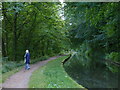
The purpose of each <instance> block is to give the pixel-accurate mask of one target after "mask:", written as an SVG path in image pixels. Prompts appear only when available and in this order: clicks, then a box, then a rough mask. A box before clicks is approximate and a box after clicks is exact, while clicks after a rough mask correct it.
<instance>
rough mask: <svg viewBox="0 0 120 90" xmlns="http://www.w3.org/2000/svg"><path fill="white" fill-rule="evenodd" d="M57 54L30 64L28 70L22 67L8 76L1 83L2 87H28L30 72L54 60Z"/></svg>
mask: <svg viewBox="0 0 120 90" xmlns="http://www.w3.org/2000/svg"><path fill="white" fill-rule="evenodd" d="M58 57H59V56H55V57H51V58H49V59H48V60H45V61H40V62H38V63H36V64H32V65H30V67H31V69H30V70H26V71H25V70H24V68H23V69H22V70H21V71H19V72H17V73H16V74H14V75H12V76H11V77H10V78H8V79H7V80H6V81H5V83H3V84H2V87H3V88H28V82H29V78H30V76H31V75H32V72H33V71H35V70H36V69H38V68H39V67H41V66H43V65H45V64H46V63H47V62H48V61H50V60H54V59H56V58H58Z"/></svg>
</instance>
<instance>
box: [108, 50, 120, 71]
mask: <svg viewBox="0 0 120 90" xmlns="http://www.w3.org/2000/svg"><path fill="white" fill-rule="evenodd" d="M106 59H107V60H110V61H112V62H117V63H120V53H118V52H111V53H110V54H106ZM106 66H107V68H108V69H109V70H110V71H112V72H118V71H119V70H118V66H115V65H113V64H110V63H107V62H106Z"/></svg>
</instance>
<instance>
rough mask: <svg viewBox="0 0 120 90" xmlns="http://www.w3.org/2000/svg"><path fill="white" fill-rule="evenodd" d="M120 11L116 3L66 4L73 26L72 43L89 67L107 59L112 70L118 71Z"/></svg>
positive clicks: (70, 35) (67, 14)
mask: <svg viewBox="0 0 120 90" xmlns="http://www.w3.org/2000/svg"><path fill="white" fill-rule="evenodd" d="M119 11H120V4H119V3H114V2H109V3H103V2H100V3H90V2H88V3H84V2H79V3H78V2H72V3H70V2H68V3H66V5H65V15H66V25H67V26H68V27H67V28H69V33H68V34H69V38H70V40H71V43H72V44H71V46H72V48H73V47H74V50H75V51H77V52H78V53H79V55H80V56H81V59H83V61H84V62H81V63H83V64H84V65H85V66H92V67H93V68H96V67H97V65H98V64H99V63H100V61H104V62H105V64H106V65H107V67H108V68H109V69H110V70H111V71H113V72H118V64H120V50H119V48H120V39H119V38H120V31H119V24H120V18H119V16H120V14H119ZM69 26H70V27H69ZM67 28H66V29H67ZM85 59H87V61H86V60H85ZM106 62H109V63H106ZM111 63H112V65H111ZM113 65H115V66H113Z"/></svg>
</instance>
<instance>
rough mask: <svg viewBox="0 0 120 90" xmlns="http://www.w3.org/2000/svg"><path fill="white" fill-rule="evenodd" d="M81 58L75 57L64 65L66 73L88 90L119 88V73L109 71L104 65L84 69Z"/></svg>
mask: <svg viewBox="0 0 120 90" xmlns="http://www.w3.org/2000/svg"><path fill="white" fill-rule="evenodd" d="M80 58H81V57H80V56H78V55H74V56H73V57H72V58H71V59H70V60H68V61H67V62H66V63H65V64H64V68H65V70H66V72H67V73H68V74H69V75H70V76H71V77H72V78H73V79H74V80H75V81H76V82H78V83H79V84H81V85H83V86H84V87H86V88H118V73H112V72H111V71H109V70H108V69H107V68H106V66H105V65H104V64H103V63H100V65H98V66H97V67H96V68H94V69H93V68H92V66H90V67H89V68H88V67H84V66H83V65H82V64H81V62H82V61H81V59H80Z"/></svg>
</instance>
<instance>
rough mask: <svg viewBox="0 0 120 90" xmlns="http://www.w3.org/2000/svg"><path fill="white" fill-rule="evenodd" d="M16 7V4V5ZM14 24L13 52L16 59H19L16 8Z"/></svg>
mask: <svg viewBox="0 0 120 90" xmlns="http://www.w3.org/2000/svg"><path fill="white" fill-rule="evenodd" d="M15 7H16V5H15ZM14 12H15V14H14V23H13V24H14V25H13V54H14V57H13V59H14V61H16V60H17V12H16V10H14Z"/></svg>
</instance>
